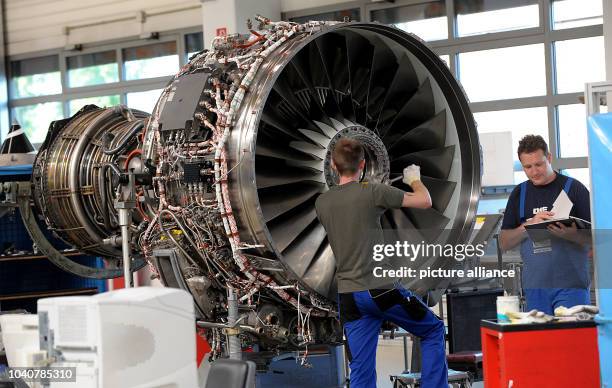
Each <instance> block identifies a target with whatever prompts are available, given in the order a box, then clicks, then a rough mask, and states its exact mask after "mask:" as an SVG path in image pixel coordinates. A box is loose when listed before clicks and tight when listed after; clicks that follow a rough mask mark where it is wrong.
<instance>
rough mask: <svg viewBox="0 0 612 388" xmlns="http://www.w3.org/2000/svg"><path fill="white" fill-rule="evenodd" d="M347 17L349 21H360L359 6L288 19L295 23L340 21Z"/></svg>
mask: <svg viewBox="0 0 612 388" xmlns="http://www.w3.org/2000/svg"><path fill="white" fill-rule="evenodd" d="M344 19H348V20H349V21H351V22H358V21H361V17H360V15H359V8H352V9H345V10H342V11H335V12H325V13H318V14H315V15H308V16H299V17H294V18H291V19H289V20H290V21H292V22H295V23H306V22H309V21H311V20H323V21H336V22H341V21H344Z"/></svg>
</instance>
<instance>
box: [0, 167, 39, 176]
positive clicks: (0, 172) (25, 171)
mask: <svg viewBox="0 0 612 388" xmlns="http://www.w3.org/2000/svg"><path fill="white" fill-rule="evenodd" d="M15 175H32V165H31V164H23V165H19V166H0V176H15Z"/></svg>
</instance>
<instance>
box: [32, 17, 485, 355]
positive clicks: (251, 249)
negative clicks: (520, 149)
mask: <svg viewBox="0 0 612 388" xmlns="http://www.w3.org/2000/svg"><path fill="white" fill-rule="evenodd" d="M256 23H257V24H258V25H257V26H251V27H253V28H252V30H251V35H249V36H243V35H230V36H225V37H219V38H217V39H216V40H215V41H214V42H213V43H212V48H211V49H210V50H208V51H204V52H201V53H199V54H197V55H195V56H194V57H192V58H191V59H190V61H189V63H188V64H187V65H185V67H184V68H182V69H181V71H180V72H179V73H178V74H177V75H176V76H175V77H174V79H173V80H172V81H171V82H170V83H169V84H168V86H167V87H166V88H165V89H164V90H163V92H162V94H161V96H160V98H159V100H158V102H157V104H156V107H155V109H154V111H153V113H152V114H151V117H146V115H145V114H143V113H141V112H134V111H131V110H129V109H127V108H110V109H99V108H97V107H85V108H84V109H82V110H81V111H80V112H79V113H78V114H76V115H75V116H74V117H72V118H70V119H68V120H65V121H63V122H55V123H54V124H53V125H54V126H56V127H57V128H55V129H53V128H52V131H51V132H50V135H49V137H48V138H47V140H46V141H45V143H44V145H43V148H42V151H41V153H40V154H39V157H38V158H37V162H36V174H35V177H34V187H35V194H36V195H35V196H36V197H37V199H38V200H37V208H38V211H39V213H40V214H41V215H43V217H44V218H45V220H46V222H47V223H48V224H49V225H50V226H51V227H52V228H53V229H54V230H55V231H56V233H57V234H58V236H59V237H61V238H62V239H64V240H65V241H66V242H68V243H70V244H71V245H74V246H76V247H79V248H80V249H82V250H85V251H87V252H91V253H94V254H97V255H103V256H105V257H107V258H108V259H110V260H113V259H117V258H119V257H120V256H121V251H120V249H117V246H118V244H119V240H120V237H119V236H118V227H117V225H118V222H119V221H118V220H117V218H116V216H114V215H113V214H114V213H113V211H112V209H113V204H114V203H117V200H118V198H125V197H126V196H129V193H127V192H126V190H128V189H127V188H128V187H132V190H133V193H134V194H133V199H134V201H135V202H136V206H135V208H134V211H133V212H132V227H131V229H132V234H131V235H132V236H133V237H132V240H131V246H132V251H133V252H135V253H134V258H144V259H146V260H147V261H148V262H149V264H150V265H151V268H152V270H153V272H154V273H155V274H156V276H159V277H160V278H161V280H162V282H163V283H164V284H166V285H167V286H172V287H182V288H185V289H187V290H189V291H190V292H191V294H192V295H193V296H194V300H195V303H196V306H197V312H198V314H199V318H200V320H201V321H202V322H203V323H202V325H203V326H204V327H208V328H209V329H210V330H208V335H209V337H210V338H209V339H210V342H211V344H212V345H213V355H214V356H217V355H221V354H223V353H224V351H225V349H226V348H227V345H228V344H227V340H226V337H225V336H224V335H222V333H221V329H220V328H221V327H223V326H227V325H228V322H229V323H230V325H231V326H232V327H233V328H235V329H237V330H238V331H239V333H240V334H239V335H237V336H236V338H237V339H238V340H239V341H240V343H241V347H243V348H244V347H246V346H249V345H252V344H255V343H256V344H259V345H261V346H263V347H268V348H275V349H296V348H300V347H304V346H307V345H310V344H330V343H336V342H338V341H340V340H341V338H342V333H341V330H340V326H339V322H338V320H337V311H336V302H335V300H336V297H335V294H336V284H335V276H334V274H335V259H334V256H333V253H332V251H331V248H330V245H329V243H328V241H327V238H326V234H325V231H324V229H323V227H322V225H321V224H320V223H319V222H318V220H317V218H316V214H315V210H314V202H315V200H316V198H317V196H318V195H320V194H321V193H323V192H325V191H327V190H328V189H329V187H331V186H333V185H335V184H337V182H338V177H337V176H335V174H334V172H333V171H332V169H331V166H330V162H331V150H332V149H333V147H334V145H335V143H336V142H337V141H338V140H339V139H341V138H343V137H350V138H356V139H359V140H360V141H361V142H362V143H363V144H364V146H365V148H366V171H365V173H364V177H363V179H364V180H368V181H373V182H384V183H388V184H392V185H394V186H396V187H399V188H401V189H404V190H409V188H408V187H407V186H405V185H404V184H403V183H401V180H397V181H393V182H392V181H391V180H392V179H393V178H395V177H398V176H400V175H401V172H402V170H403V168H404V167H405V166H406V165H409V164H412V163H416V164H419V165H420V166H421V171H422V174H423V182H424V184H425V185H426V186H427V187H428V189H429V190H430V192H431V196H432V201H433V208H432V209H428V210H415V209H402V210H392V211H388V212H387V213H385V214H384V215H383V219H382V225H383V227H384V228H386V229H389V230H394V231H395V233H396V234H397V238H398V239H401V240H411V241H432V240H434V239H437V240H436V241H438V242H440V241H439V240H440V238H443V240H444V241H442V242H443V243H460V242H463V241H465V240H466V238H467V236H468V234H469V232H470V228H471V225H472V222H473V217H474V212H475V206H476V202H477V199H478V192H479V189H480V157H479V149H478V139H477V134H476V130H475V125H474V121H473V118H472V114H471V113H470V111H469V109H468V103H467V99H466V97H465V95H464V93H463V91H462V90H461V88H460V86H459V85H458V83H457V82H456V81H455V80H454V78H453V77H452V75H451V74H450V72H449V70H448V69H447V67H446V65H445V64H444V62H442V61H441V60H440V59H439V58H438V57H437V56H436V55H435V54H434V53H433V52H431V51H430V50H429V49H427V47H426V46H425V45H424V44H423V43H422V42H421V41H420V40H419V39H418V38H416V37H415V36H412V35H409V34H406V33H405V32H402V31H400V30H397V29H395V28H391V27H387V26H383V25H378V24H369V23H323V22H310V23H306V24H295V23H288V22H271V21H269V20H267V19H266V18H263V17H258V18H257V19H256ZM128 182H131V186H130V185H128V184H127V183H128ZM442 229H447V233H444V234H440V233H439V232H435V231H436V230H437V231H440V230H442ZM432 231H434V232H432ZM440 236H443V237H440ZM440 260H446V259H442V258H431V260H430V261H429V262H427V263H423V265H432V264H435V263H436V262H438V264H439V261H440ZM407 286H409V287H412V288H414V289H417V290H421V291H422V292H424V291H426V290H429V289H432V288H436V287H438V286H440V284H439V283H438V282H435V281H427V280H424V281H420V282H412V283H410V282H409V283H408V284H407ZM234 298H235V301H234ZM232 306H234V307H232ZM235 309H237V311H236V310H235Z"/></svg>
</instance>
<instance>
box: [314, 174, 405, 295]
mask: <svg viewBox="0 0 612 388" xmlns="http://www.w3.org/2000/svg"><path fill="white" fill-rule="evenodd" d="M403 198H404V191H402V190H400V189H397V188H395V187H391V186H389V185H386V184H382V183H368V182H350V183H346V184H344V185H338V186H332V187H331V188H330V189H329V191H327V192H326V193H323V194H321V195H320V196H319V198H317V202H316V204H315V208H316V211H317V216H318V217H319V221H321V224H323V227H324V228H325V231H326V232H327V237H328V239H329V243H330V245H331V248H332V251H333V252H334V256H335V258H336V277H337V279H338V292H341V293H344V292H355V291H364V290H368V289H372V288H377V287H378V286H380V285H377V284H373V276H372V270H373V268H374V264H375V262H374V260H373V259H372V253H373V251H372V250H373V247H374V245H375V244H383V243H384V236H383V230H382V227H381V225H380V217H381V215H382V214H383V213H384V212H385V210H386V209H390V208H393V209H397V208H400V207H401V206H402V200H403Z"/></svg>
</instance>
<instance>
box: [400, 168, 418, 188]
mask: <svg viewBox="0 0 612 388" xmlns="http://www.w3.org/2000/svg"><path fill="white" fill-rule="evenodd" d="M418 180H421V167H419V166H417V165H416V164H411V165H410V166H408V167H406V168H405V169H404V178H403V179H402V182H404V183H405V184H407V185H408V186H410V185H411V184H412V182H414V181H418Z"/></svg>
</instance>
